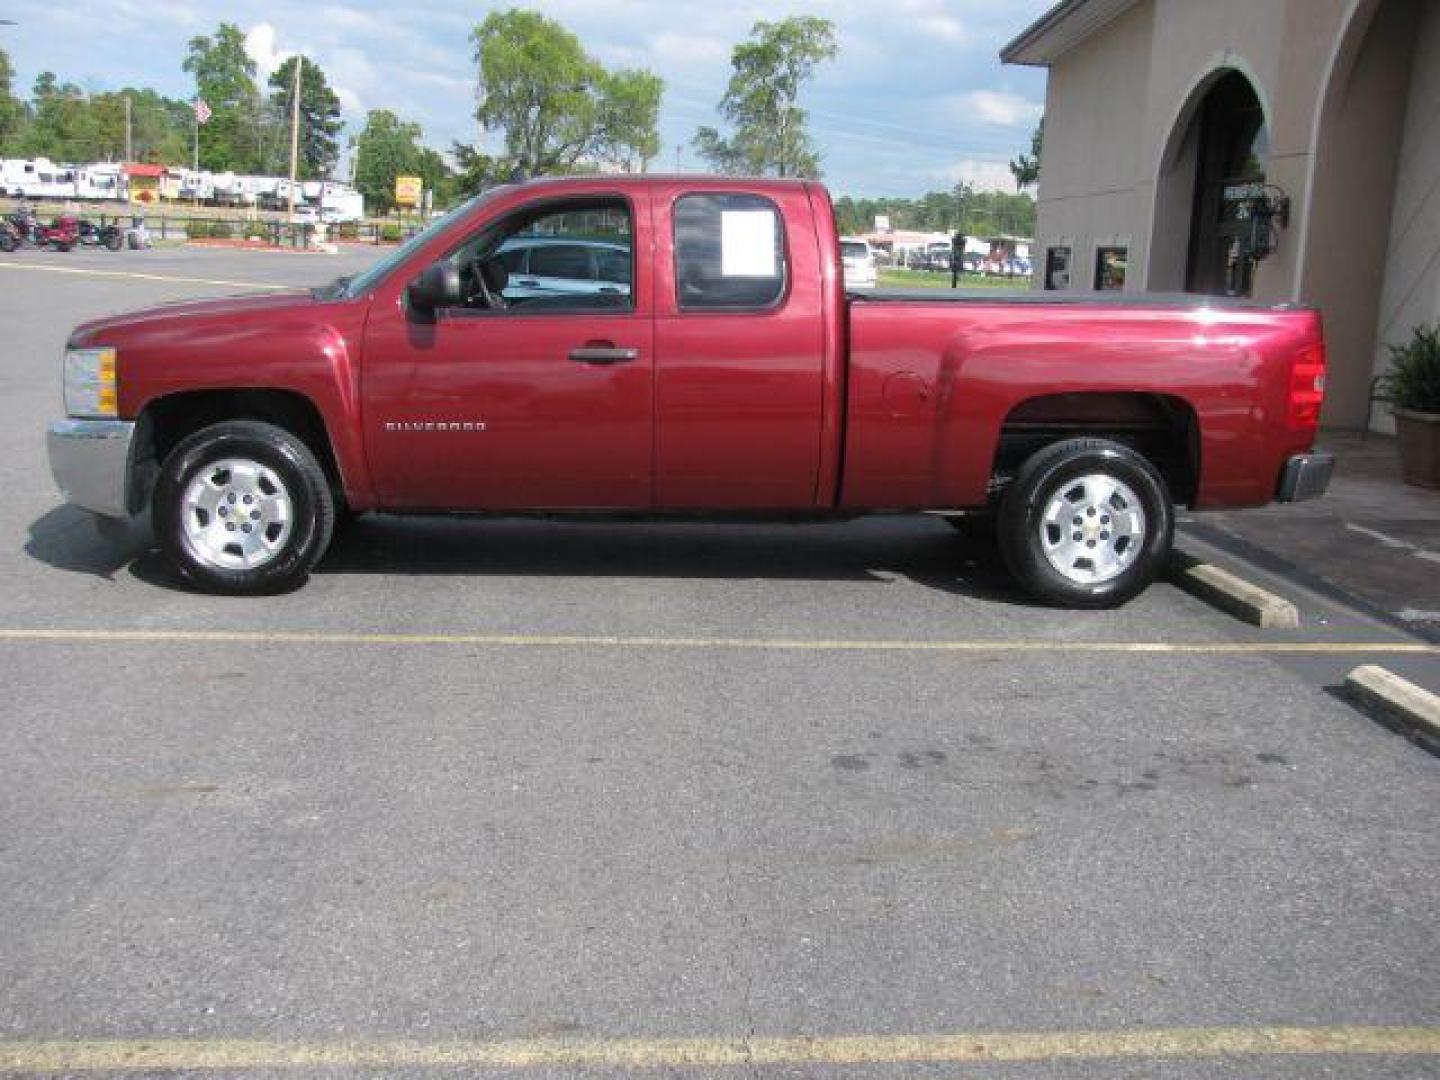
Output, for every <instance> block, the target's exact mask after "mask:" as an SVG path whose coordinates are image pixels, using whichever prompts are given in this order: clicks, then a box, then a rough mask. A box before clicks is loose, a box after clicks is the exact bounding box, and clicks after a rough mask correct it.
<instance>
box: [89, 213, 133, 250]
mask: <svg viewBox="0 0 1440 1080" xmlns="http://www.w3.org/2000/svg"><path fill="white" fill-rule="evenodd" d="M79 237H80V243H81V244H82V245H83V246H85V247H103V248H105V249H106V250H108V251H119V250H120V249H121V248H122V247H124V246H125V232H124V230H123V229H121V228H120V226H118V225H96V224H95V222H93V221H89V220H86V219H85V218H81V219H80V223H79Z"/></svg>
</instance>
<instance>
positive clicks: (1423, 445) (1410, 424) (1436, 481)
mask: <svg viewBox="0 0 1440 1080" xmlns="http://www.w3.org/2000/svg"><path fill="white" fill-rule="evenodd" d="M1390 365H1391V369H1390V372H1389V373H1388V374H1387V375H1385V376H1384V378H1383V392H1384V397H1385V400H1387V401H1389V402H1390V407H1391V410H1392V411H1393V412H1394V413H1395V434H1396V436H1397V437H1398V439H1399V443H1400V475H1401V476H1403V477H1404V478H1405V482H1406V483H1409V484H1417V485H1419V486H1420V487H1429V488H1440V324H1436V325H1434V326H1429V325H1426V324H1424V323H1422V324H1421V325H1419V326H1417V327H1415V332H1414V333H1413V334H1412V335H1411V337H1410V340H1409V341H1408V342H1406V343H1405V344H1404V345H1391V346H1390Z"/></svg>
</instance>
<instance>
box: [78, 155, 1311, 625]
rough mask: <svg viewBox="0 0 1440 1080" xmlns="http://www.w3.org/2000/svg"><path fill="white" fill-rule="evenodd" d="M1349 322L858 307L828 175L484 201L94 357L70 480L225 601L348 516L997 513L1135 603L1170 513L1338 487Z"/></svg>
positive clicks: (139, 332)
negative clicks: (138, 524)
mask: <svg viewBox="0 0 1440 1080" xmlns="http://www.w3.org/2000/svg"><path fill="white" fill-rule="evenodd" d="M1324 379H1325V349H1324V344H1323V341H1322V338H1321V332H1320V319H1319V316H1318V315H1317V314H1316V313H1315V312H1314V311H1310V310H1306V309H1303V308H1297V307H1290V306H1281V307H1262V306H1258V305H1254V304H1249V303H1241V302H1234V301H1228V300H1220V299H1215V298H1211V297H1198V296H1159V295H1146V294H1133V293H1130V294H1123V295H1121V294H1112V295H1110V296H1108V297H1103V298H1102V297H1100V296H1094V295H1078V294H1069V293H1067V294H1056V293H1030V294H1010V295H1004V296H993V295H978V296H977V295H974V294H949V293H944V292H929V291H922V292H886V291H883V290H880V291H872V290H866V291H865V292H863V293H852V294H847V292H846V289H845V283H844V280H843V273H842V269H841V259H840V243H839V238H838V236H837V234H836V229H835V223H834V218H833V215H832V212H831V204H830V198H829V195H828V194H827V193H826V191H825V189H824V188H823V187H821V186H820V185H819V184H815V183H810V182H805V181H771V180H736V179H715V178H706V177H697V176H685V177H658V176H656V177H648V176H646V177H634V176H626V177H614V176H598V177H586V178H572V179H562V180H545V181H536V182H531V183H526V184H519V185H514V186H508V187H501V188H497V189H495V190H492V191H489V192H486V193H485V194H483V195H480V196H477V197H476V198H474V199H472V200H470V201H469V202H467V203H465V204H464V205H462V206H460V207H459V208H457V209H456V210H455V211H453V212H452V213H450V214H449V215H447V216H446V217H444V218H443V219H440V220H438V221H436V222H435V223H434V224H433V225H432V226H431V227H430V228H428V229H426V230H425V231H424V232H423V233H421V234H419V235H418V236H416V237H414V238H413V239H412V240H410V241H409V242H408V243H406V244H405V245H403V246H402V247H400V248H399V249H398V250H396V251H394V252H393V253H391V254H389V255H388V256H386V257H385V258H383V259H381V260H380V261H379V262H377V263H376V264H375V265H374V266H372V267H371V268H370V269H368V270H367V271H365V272H364V273H362V274H359V275H358V276H356V277H353V278H349V279H343V278H342V279H340V280H338V281H336V282H335V283H334V284H332V285H329V286H326V287H324V288H320V289H315V290H311V291H295V292H287V293H281V294H269V295H263V296H241V297H236V298H234V299H225V300H208V301H198V302H193V303H182V304H173V305H169V306H165V307H159V308H154V309H151V310H148V311H142V312H139V313H136V314H133V315H127V316H123V317H117V318H108V319H100V320H97V321H94V322H90V323H87V324H85V325H83V326H81V327H79V328H78V329H77V330H76V331H75V332H74V334H73V335H72V336H71V338H70V341H69V345H68V347H67V350H66V354H65V361H64V385H65V404H66V412H67V414H68V416H67V418H66V419H64V420H60V421H57V422H56V423H54V424H53V425H52V426H51V428H50V431H49V451H50V458H51V463H52V467H53V471H54V473H55V477H56V480H57V482H58V483H59V485H60V487H61V489H62V490H63V491H64V492H65V493H66V495H67V496H68V497H69V498H70V500H71V501H73V502H74V503H76V504H77V505H79V506H81V507H83V508H85V509H88V510H91V511H93V512H95V513H97V514H100V515H102V516H110V517H125V516H129V515H133V514H138V513H141V512H142V511H144V510H145V509H146V508H147V507H148V508H149V509H150V512H151V514H152V516H153V522H154V528H155V533H156V537H157V539H158V542H159V544H160V546H161V548H162V549H163V550H164V552H165V553H166V554H167V555H168V556H169V558H171V559H172V560H173V561H174V562H175V564H176V565H177V566H178V567H179V568H180V569H181V570H182V571H183V572H184V573H185V575H186V576H187V577H188V578H189V579H190V580H191V581H192V582H194V583H195V584H196V585H198V586H201V587H204V588H207V589H212V590H217V591H222V592H231V593H245V592H261V591H274V590H278V589H282V588H286V587H291V586H293V585H295V584H297V583H299V582H300V581H303V579H304V577H305V575H306V574H307V572H308V571H309V570H310V569H311V568H312V567H313V566H314V565H315V564H316V562H317V561H318V560H319V559H320V558H321V557H322V556H323V555H324V553H325V549H326V546H327V545H328V544H329V542H330V537H331V533H332V530H333V528H334V526H335V523H336V520H337V518H339V517H342V516H343V515H344V514H346V513H350V514H354V513H362V512H365V511H370V510H375V511H384V512H386V513H404V514H416V513H418V514H423V513H435V512H447V513H448V512H482V513H506V514H514V513H525V512H543V513H545V514H557V513H560V514H564V513H574V514H595V513H604V512H607V511H608V512H614V511H623V512H625V513H627V514H633V513H636V512H640V513H654V514H656V515H663V514H670V513H692V514H693V513H704V514H709V515H715V516H724V515H734V516H736V517H741V516H745V517H748V518H751V519H753V518H754V517H755V516H756V515H757V514H776V515H777V516H784V517H787V518H792V519H793V518H795V517H797V516H807V517H836V518H839V517H850V516H854V515H858V514H862V513H869V512H876V511H886V512H890V511H932V512H935V511H938V512H941V513H944V514H947V515H950V516H952V517H954V518H960V517H961V516H973V515H990V516H992V517H993V519H994V521H995V523H996V527H997V528H998V533H999V540H1000V545H1001V549H1002V551H1003V553H1004V557H1005V559H1006V561H1007V563H1008V565H1009V566H1010V568H1011V569H1012V571H1013V572H1014V574H1015V575H1016V577H1017V578H1018V579H1019V580H1020V582H1021V583H1022V584H1023V585H1024V586H1025V587H1026V588H1027V589H1028V590H1030V591H1031V592H1032V593H1033V594H1034V595H1036V596H1038V597H1041V598H1043V599H1046V600H1049V601H1052V602H1056V603H1060V604H1065V605H1070V606H1077V607H1101V606H1109V605H1113V604H1118V603H1121V602H1123V601H1124V600H1126V599H1127V598H1129V597H1131V596H1134V595H1135V594H1136V593H1137V592H1139V591H1140V590H1141V589H1143V588H1144V587H1145V586H1146V585H1147V584H1148V583H1149V582H1150V581H1151V580H1152V579H1153V578H1154V577H1155V575H1156V573H1157V572H1158V571H1159V570H1160V568H1161V567H1162V565H1163V564H1164V562H1165V559H1166V556H1167V554H1168V552H1169V549H1170V544H1171V536H1172V532H1173V522H1174V516H1173V514H1174V506H1175V505H1177V504H1180V505H1185V506H1190V507H1195V508H1201V509H1203V508H1207V507H1237V506H1258V505H1261V504H1263V503H1267V502H1270V501H1272V500H1275V499H1279V500H1282V501H1285V500H1297V499H1305V498H1311V497H1314V496H1317V495H1320V494H1321V493H1323V491H1324V489H1325V487H1326V484H1327V483H1328V480H1329V476H1330V472H1331V468H1332V464H1333V463H1332V460H1331V458H1330V457H1329V456H1327V455H1324V454H1317V453H1312V452H1311V447H1312V442H1313V439H1314V436H1315V431H1316V426H1317V423H1318V419H1319V412H1320V404H1321V400H1322V398H1323V395H1324Z"/></svg>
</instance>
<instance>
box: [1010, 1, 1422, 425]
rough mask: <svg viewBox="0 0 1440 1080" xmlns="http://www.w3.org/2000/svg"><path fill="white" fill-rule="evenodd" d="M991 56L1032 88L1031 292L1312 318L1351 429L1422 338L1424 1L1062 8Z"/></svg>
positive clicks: (1380, 413)
mask: <svg viewBox="0 0 1440 1080" xmlns="http://www.w3.org/2000/svg"><path fill="white" fill-rule="evenodd" d="M1001 55H1002V58H1003V59H1004V60H1005V61H1006V62H1007V63H1012V64H1029V65H1038V66H1045V67H1048V68H1049V69H1050V77H1049V86H1048V90H1047V93H1046V105H1045V145H1044V153H1043V159H1042V170H1041V180H1040V195H1039V208H1038V221H1037V226H1036V232H1037V237H1036V251H1035V265H1036V285H1037V287H1039V288H1046V287H1052V288H1072V289H1091V288H1099V287H1109V288H1117V287H1118V288H1124V289H1145V290H1185V291H1188V292H1198V293H1216V294H1223V293H1236V294H1242V295H1252V296H1254V297H1255V298H1257V299H1260V300H1270V301H1299V302H1303V303H1308V304H1313V305H1315V306H1317V307H1319V308H1320V309H1321V311H1322V312H1323V314H1324V318H1325V325H1326V335H1327V338H1328V340H1329V345H1330V391H1329V395H1328V400H1327V402H1326V413H1325V422H1326V423H1327V424H1329V425H1330V426H1335V427H1352V428H1353V427H1361V426H1363V425H1364V424H1365V423H1366V417H1367V412H1368V406H1369V396H1370V386H1371V379H1372V378H1373V376H1374V375H1376V374H1378V373H1380V372H1382V371H1383V370H1384V368H1385V357H1386V352H1385V349H1384V345H1385V343H1387V342H1397V343H1398V342H1400V341H1402V340H1404V339H1406V338H1408V336H1409V334H1410V331H1411V328H1412V327H1414V326H1415V325H1416V324H1418V323H1422V322H1429V321H1435V320H1437V319H1440V0H1063V2H1062V3H1059V4H1057V5H1056V6H1055V7H1054V8H1052V9H1051V10H1050V11H1049V12H1048V13H1047V14H1046V15H1044V16H1043V17H1042V18H1040V19H1039V20H1038V21H1037V22H1036V23H1034V25H1032V26H1030V27H1029V28H1028V29H1026V30H1025V31H1024V32H1023V33H1021V34H1020V36H1018V37H1017V38H1016V39H1015V40H1014V41H1012V42H1011V43H1010V44H1009V45H1008V46H1006V48H1005V50H1004V51H1003V53H1002V54H1001ZM1287 210H1288V220H1286V219H1287V215H1286V211H1287ZM1271 212H1273V214H1274V216H1273V218H1272V219H1271V220H1269V221H1267V220H1265V218H1266V215H1267V214H1268V213H1271ZM1269 243H1273V248H1274V250H1273V251H1272V252H1270V253H1268V254H1265V255H1264V256H1263V257H1261V258H1259V259H1250V258H1247V257H1246V255H1247V252H1248V251H1249V250H1250V249H1251V248H1253V247H1256V246H1258V247H1260V248H1263V247H1265V246H1267V245H1268V244H1269ZM1373 422H1374V425H1375V426H1377V427H1385V426H1387V425H1388V423H1389V420H1388V417H1387V416H1386V415H1385V412H1384V410H1383V409H1380V408H1376V409H1375V410H1374V421H1373Z"/></svg>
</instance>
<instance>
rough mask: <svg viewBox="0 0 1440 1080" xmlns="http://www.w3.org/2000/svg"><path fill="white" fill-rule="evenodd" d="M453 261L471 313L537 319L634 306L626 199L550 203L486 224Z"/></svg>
mask: <svg viewBox="0 0 1440 1080" xmlns="http://www.w3.org/2000/svg"><path fill="white" fill-rule="evenodd" d="M449 257H450V258H451V259H452V260H453V261H454V263H455V266H456V269H457V270H458V271H459V275H460V283H461V289H462V291H463V292H464V295H465V303H464V305H463V306H465V307H468V308H473V309H477V310H481V309H483V310H493V311H505V312H510V313H516V314H527V313H528V314H537V313H539V312H542V311H557V312H559V311H595V310H602V309H604V310H615V309H621V310H624V309H630V308H633V306H634V305H633V303H632V300H631V295H630V286H631V282H632V281H633V280H634V262H635V251H634V232H633V230H632V220H631V215H630V205H629V203H627V202H626V201H625V200H623V199H617V198H585V199H580V200H575V201H563V202H557V201H555V200H546V201H545V202H543V203H540V204H538V205H534V206H528V207H525V208H523V209H521V210H517V211H516V212H514V213H513V214H510V215H508V216H507V217H505V218H504V219H503V220H501V221H500V222H498V223H494V224H491V225H489V226H487V227H486V228H484V229H482V230H481V231H480V232H478V233H476V234H475V235H474V236H472V237H471V238H470V239H469V240H467V241H466V242H465V243H464V244H462V245H461V246H460V247H459V248H458V249H457V250H456V251H455V252H453V253H452V254H451V255H450V256H449Z"/></svg>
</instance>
